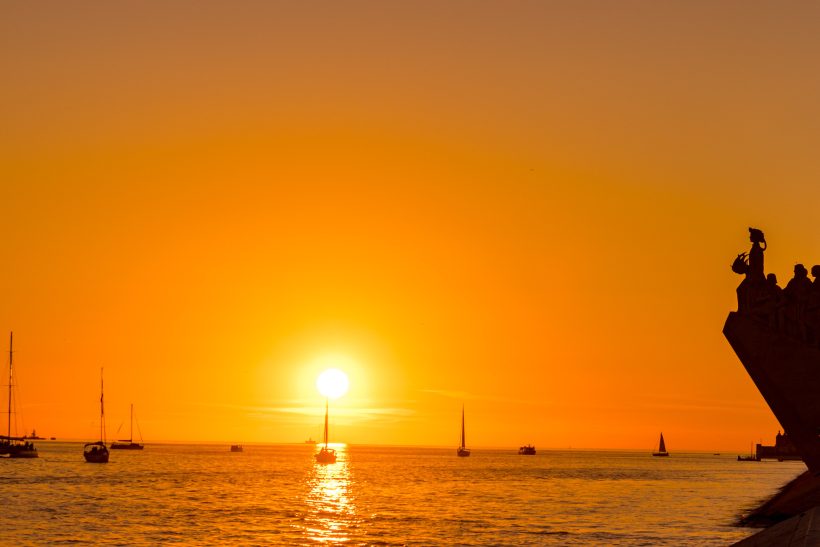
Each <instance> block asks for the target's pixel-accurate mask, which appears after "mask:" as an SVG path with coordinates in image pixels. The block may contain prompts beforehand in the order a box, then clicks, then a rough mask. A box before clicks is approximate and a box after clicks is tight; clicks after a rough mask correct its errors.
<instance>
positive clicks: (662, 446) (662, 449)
mask: <svg viewBox="0 0 820 547" xmlns="http://www.w3.org/2000/svg"><path fill="white" fill-rule="evenodd" d="M652 455H653V456H668V455H669V452H667V451H666V443H665V442H663V433H661V441H660V443H658V451H657V452H653V453H652Z"/></svg>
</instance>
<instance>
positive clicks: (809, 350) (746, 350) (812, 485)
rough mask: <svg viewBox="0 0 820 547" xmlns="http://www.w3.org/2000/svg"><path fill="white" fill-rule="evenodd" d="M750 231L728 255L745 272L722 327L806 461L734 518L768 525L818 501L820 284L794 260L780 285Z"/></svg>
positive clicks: (756, 233)
mask: <svg viewBox="0 0 820 547" xmlns="http://www.w3.org/2000/svg"><path fill="white" fill-rule="evenodd" d="M749 239H750V241H751V243H752V248H751V250H750V251H749V252H748V253H741V254H739V255H738V256H737V258H735V260H734V262H733V263H732V270H733V271H734V272H736V273H738V274H741V275H743V276H744V279H743V280H742V281H741V283H740V285H739V286H738V288H737V311H734V312H730V313H729V317H728V318H727V319H726V323H725V325H724V327H723V334H724V336H726V339H727V340H728V341H729V344H730V345H731V346H732V349H733V350H734V351H735V353H736V354H737V356H738V358H739V359H740V362H741V363H742V364H743V366H744V367H745V368H746V371H747V372H748V373H749V376H750V377H751V378H752V381H753V382H754V384H755V386H757V389H758V390H759V391H760V393H761V395H763V398H764V399H765V400H766V403H767V404H768V405H769V408H771V410H772V412H773V413H774V415H775V417H776V418H777V420H778V421H779V422H780V424H781V425H782V426H783V429H784V432H785V433H786V434H787V435H788V438H789V439H790V441H791V442H792V443H794V446H795V447H796V450H797V452H798V453H799V454H800V456H801V457H802V459H803V461H804V462H805V463H806V466H807V467H808V468H809V470H808V471H807V472H806V473H804V474H803V475H801V476H800V477H798V478H797V479H795V480H794V481H792V483H790V484H789V485H786V486H785V487H784V488H783V490H782V491H781V492H780V493H779V494H777V495H776V496H775V497H774V498H773V499H772V500H770V501H769V502H767V503H766V504H764V505H763V506H761V507H760V508H758V509H757V510H756V511H755V512H753V513H752V515H750V516H749V517H747V518H746V519H744V520H743V521H741V522H742V523H743V524H747V525H761V524H762V525H767V524H771V523H773V522H777V521H779V520H784V519H786V518H789V517H791V516H793V515H797V514H799V513H802V512H804V511H807V510H809V509H811V508H812V507H815V506H818V505H820V343H819V342H818V339H819V338H818V336H817V333H818V332H820V322H818V317H820V314H818V309H817V308H818V305H820V298H818V297H817V296H816V295H817V294H818V292H817V289H820V285H815V284H813V283H812V282H811V280H809V279H808V275H807V274H808V272H807V270H806V268H805V267H804V266H803V265H802V264H796V265H795V266H794V277H793V278H792V279H791V280H790V281H789V283H788V284H787V285H786V287H785V288H784V289H782V290H781V289H780V287H779V286H778V285H777V277H776V276H775V275H774V274H771V273H770V274H769V275H768V276H767V275H765V270H764V260H763V256H764V252H765V251H766V249H767V244H766V240H765V238H764V235H763V232H762V231H761V230H758V229H756V228H749ZM812 271H813V272H815V271H816V272H817V273H818V274H820V268H818V269H817V270H815V268H812ZM816 277H817V276H816V275H815V278H816Z"/></svg>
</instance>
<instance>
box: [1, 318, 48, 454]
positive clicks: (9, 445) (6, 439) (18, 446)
mask: <svg viewBox="0 0 820 547" xmlns="http://www.w3.org/2000/svg"><path fill="white" fill-rule="evenodd" d="M13 386H14V333H13V332H12V333H10V334H9V407H8V422H7V429H6V435H5V436H0V454H8V456H9V458H37V457H39V454H38V453H37V448H35V446H34V443H32V442H30V441H28V440H26V439H25V437H12V436H11V415H12V400H13V394H12V393H13V391H12V387H13Z"/></svg>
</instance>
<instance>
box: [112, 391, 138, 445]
mask: <svg viewBox="0 0 820 547" xmlns="http://www.w3.org/2000/svg"><path fill="white" fill-rule="evenodd" d="M139 428H140V426H139V424H137V431H139ZM140 441H142V433H140ZM143 448H145V445H144V444H143V443H142V442H138V443H135V442H134V403H131V434H130V435H129V437H128V438H127V439H119V440H117V441H114V442H113V443H111V450H142V449H143Z"/></svg>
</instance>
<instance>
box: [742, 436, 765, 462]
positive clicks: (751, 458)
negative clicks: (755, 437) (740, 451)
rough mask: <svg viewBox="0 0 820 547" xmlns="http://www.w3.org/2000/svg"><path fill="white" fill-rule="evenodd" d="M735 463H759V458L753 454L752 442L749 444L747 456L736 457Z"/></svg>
mask: <svg viewBox="0 0 820 547" xmlns="http://www.w3.org/2000/svg"><path fill="white" fill-rule="evenodd" d="M737 461H739V462H759V461H760V457H759V456H758V455H757V454H755V451H754V441H752V442H751V443H749V455H748V456H738V457H737Z"/></svg>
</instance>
